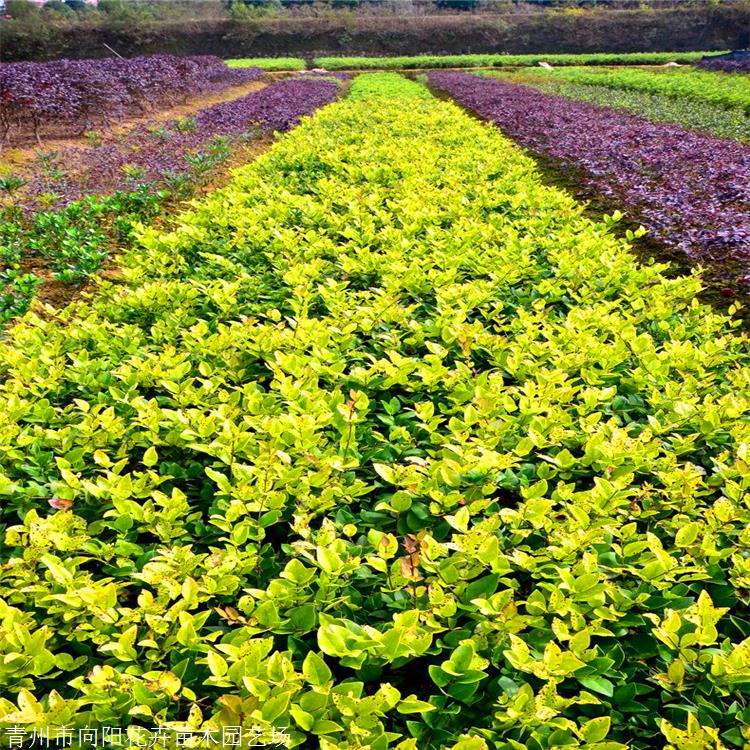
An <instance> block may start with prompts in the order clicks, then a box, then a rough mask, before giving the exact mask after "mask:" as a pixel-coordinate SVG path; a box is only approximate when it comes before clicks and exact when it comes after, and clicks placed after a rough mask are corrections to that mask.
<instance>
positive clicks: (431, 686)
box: [0, 74, 750, 750]
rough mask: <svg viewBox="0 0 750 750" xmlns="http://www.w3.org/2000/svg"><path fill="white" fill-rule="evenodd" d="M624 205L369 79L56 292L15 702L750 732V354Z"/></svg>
mask: <svg viewBox="0 0 750 750" xmlns="http://www.w3.org/2000/svg"><path fill="white" fill-rule="evenodd" d="M613 223H614V218H607V219H605V220H603V221H602V222H600V223H593V222H592V221H591V220H590V219H588V218H586V217H584V216H583V214H582V207H581V206H580V205H578V204H576V203H575V202H574V201H573V200H572V198H570V197H569V196H568V195H567V194H564V193H562V192H560V191H558V190H556V189H553V188H548V187H544V186H543V185H542V184H541V183H540V181H539V177H538V175H537V173H536V172H535V169H534V164H533V162H532V160H531V159H529V158H528V157H526V156H524V155H523V154H522V153H521V152H520V151H519V150H517V149H516V148H515V147H514V146H512V145H511V144H510V143H509V142H508V141H507V140H506V139H505V138H503V136H502V135H500V134H499V132H498V131H497V130H496V129H495V128H493V127H491V126H487V125H483V124H481V123H479V122H477V121H476V120H474V119H473V118H471V117H469V116H468V115H466V114H464V113H463V112H462V111H461V110H460V109H459V108H458V107H456V106H455V105H453V104H449V103H446V102H440V101H437V100H435V99H431V98H430V97H428V96H426V93H425V91H424V90H423V89H422V88H421V87H420V86H419V85H418V84H416V83H408V82H405V81H403V80H402V79H399V78H397V77H395V76H392V75H388V74H379V75H373V76H360V77H358V78H357V79H356V80H355V81H354V84H353V93H352V98H351V100H348V101H344V102H341V103H336V104H333V105H330V106H328V107H326V108H324V109H323V110H321V111H320V112H319V113H318V114H316V115H315V116H314V117H312V118H310V119H308V120H307V121H306V122H304V123H303V124H302V125H301V126H300V127H299V128H298V129H297V130H295V131H292V132H291V133H290V134H288V135H287V136H285V137H283V138H281V139H280V140H279V141H278V142H277V143H276V144H275V146H274V147H273V148H272V149H271V151H270V152H269V153H268V154H266V155H265V156H263V157H261V158H260V159H259V160H258V161H257V162H255V163H254V164H252V165H250V166H247V167H245V168H242V169H240V170H238V171H237V172H236V175H235V179H234V181H233V182H232V183H231V184H230V185H229V186H228V187H227V188H226V189H224V190H222V191H220V192H217V193H216V194H214V195H213V196H211V197H209V198H208V199H206V200H204V201H202V202H200V203H196V204H195V206H194V210H192V212H190V213H187V214H185V215H184V216H182V218H181V221H180V225H179V226H178V227H177V228H176V229H175V230H174V231H173V232H170V233H159V232H156V231H153V230H144V231H143V232H142V236H141V247H140V248H139V249H136V250H133V252H131V253H130V254H129V255H127V256H126V257H125V258H124V259H123V263H124V265H125V269H126V279H125V281H126V283H125V284H124V285H119V286H113V285H111V284H108V283H104V282H103V283H102V284H101V290H100V294H99V295H98V296H97V297H96V298H94V299H92V300H91V301H90V302H87V303H79V304H77V305H75V306H73V307H71V308H69V309H67V310H65V311H61V312H58V313H57V314H56V315H55V316H54V318H50V317H48V316H45V317H41V316H37V315H36V314H34V313H29V314H28V315H27V316H26V317H25V319H24V320H22V321H21V322H20V323H19V324H18V325H17V326H15V327H14V328H13V329H12V331H11V337H10V338H9V339H8V340H7V341H6V342H4V343H3V345H2V348H1V349H0V372H1V373H2V384H1V385H0V424H2V427H3V429H2V430H0V435H2V438H0V493H2V495H3V502H2V505H0V531H4V535H3V536H2V539H3V544H4V547H3V549H2V555H0V696H2V697H0V726H3V725H5V726H12V725H33V724H41V725H45V724H50V723H57V724H66V725H68V726H84V725H86V724H89V725H100V724H110V725H117V724H126V723H129V722H135V723H137V724H139V725H142V726H145V727H152V726H155V725H156V724H157V723H158V724H161V725H162V726H165V725H171V726H173V727H174V726H176V725H178V724H179V725H184V724H185V723H188V725H189V726H191V727H193V728H196V729H197V728H199V727H209V728H210V727H211V726H218V725H222V724H223V725H237V724H240V723H245V724H246V725H248V726H249V725H251V724H252V725H258V726H260V727H268V726H271V725H276V726H284V725H287V726H289V727H290V728H291V733H292V738H293V745H294V746H299V747H303V746H304V747H321V748H323V750H365V749H366V748H370V749H371V750H385V749H386V748H400V749H401V750H409V749H411V750H416V749H417V748H418V749H419V750H432V749H435V748H449V747H452V748H454V750H481V749H482V748H487V747H490V746H491V747H492V748H499V749H501V750H526V749H527V748H528V749H530V750H543V749H546V750H551V749H552V748H560V747H564V746H576V747H584V748H588V750H624V748H625V747H626V745H625V743H627V746H628V747H630V748H633V749H634V750H639V749H640V750H651V749H652V748H654V747H661V746H664V745H665V743H666V746H667V747H669V748H677V749H679V750H692V749H696V748H709V747H711V748H720V747H723V745H722V743H720V742H719V741H718V739H716V738H717V736H719V735H720V736H721V737H722V738H723V741H724V742H725V743H726V744H727V745H729V746H732V747H741V746H742V742H743V737H744V738H745V739H746V740H747V739H750V733H749V732H748V729H747V727H748V724H750V712H749V711H748V709H747V708H745V704H746V700H747V690H748V688H747V685H748V683H749V681H750V645H748V644H750V641H747V640H746V638H747V637H748V635H750V621H749V620H748V617H747V604H748V596H749V595H748V588H750V578H749V576H750V567H749V566H748V561H747V549H748V545H749V544H750V542H749V541H748V531H747V528H748V523H749V522H750V509H749V508H748V504H747V502H746V496H747V489H748V486H750V457H749V456H748V442H749V441H750V423H749V422H748V415H749V414H750V398H749V397H748V395H747V394H748V385H749V381H750V369H749V368H748V366H749V365H750V352H748V347H747V341H746V339H745V338H742V337H740V336H737V335H735V333H734V332H733V331H732V329H731V327H730V325H729V323H728V320H727V319H726V318H725V317H723V316H721V315H718V314H715V313H713V312H711V311H710V309H708V308H706V307H704V306H701V305H700V304H698V303H697V302H696V300H695V295H696V292H697V291H698V289H699V286H700V284H699V280H698V279H697V278H695V277H689V278H675V279H668V278H667V277H666V276H665V275H664V274H663V272H664V270H665V269H664V268H663V267H660V266H644V267H641V266H639V265H638V264H636V263H635V261H634V258H633V256H632V255H631V254H630V252H629V250H628V245H627V243H626V242H625V241H624V240H620V239H617V238H616V237H615V235H614V234H613V233H612V231H611V228H612V224H613ZM485 739H486V740H487V742H489V743H490V744H487V743H486V742H485Z"/></svg>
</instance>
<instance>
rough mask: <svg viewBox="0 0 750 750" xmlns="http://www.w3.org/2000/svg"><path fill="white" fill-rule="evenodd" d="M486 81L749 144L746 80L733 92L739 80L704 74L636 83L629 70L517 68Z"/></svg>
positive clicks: (654, 75)
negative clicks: (525, 87)
mask: <svg viewBox="0 0 750 750" xmlns="http://www.w3.org/2000/svg"><path fill="white" fill-rule="evenodd" d="M487 75H491V76H497V77H499V78H501V79H502V80H505V81H507V82H509V83H522V84H524V85H529V86H533V87H534V88H538V89H540V90H541V91H545V92H547V93H551V94H558V95H560V96H565V97H567V98H568V99H575V100H579V101H587V102H590V103H592V104H597V105H600V106H604V107H611V108H615V109H622V110H626V111H628V112H630V113H632V114H635V115H638V116H640V117H645V118H646V119H648V120H651V121H652V122H671V123H676V124H679V125H682V126H683V127H684V128H686V129H688V130H695V131H697V132H701V133H705V134H707V135H713V136H716V137H718V138H730V139H735V140H739V141H743V142H748V141H750V77H748V78H747V82H745V83H744V84H742V85H740V86H737V85H736V84H735V83H733V80H734V79H736V78H738V76H727V75H726V74H723V73H715V74H713V76H712V75H711V74H707V73H706V72H705V71H702V72H700V74H699V75H698V76H696V75H695V71H693V70H685V69H682V70H680V71H677V72H670V73H667V74H665V73H663V72H661V73H659V72H651V73H646V74H645V75H644V71H643V70H642V69H639V70H638V71H637V73H636V75H635V77H633V74H632V72H631V71H630V70H628V69H623V70H621V71H615V70H612V69H609V70H607V71H606V72H602V71H595V70H592V69H581V68H570V69H566V70H560V69H556V70H554V71H548V70H543V69H539V68H521V69H518V70H514V71H505V72H499V71H492V72H488V73H487ZM683 77H684V78H685V80H686V81H689V82H690V83H688V84H687V85H685V84H683V85H680V86H674V81H675V80H677V79H681V78H683ZM726 81H729V82H730V84H731V86H730V91H725V93H724V95H723V94H722V85H723V84H725V83H726ZM649 82H650V83H651V85H650V86H648V85H647V84H648V83H649ZM633 83H635V84H637V85H633Z"/></svg>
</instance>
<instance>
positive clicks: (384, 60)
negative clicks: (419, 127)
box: [228, 52, 715, 70]
mask: <svg viewBox="0 0 750 750" xmlns="http://www.w3.org/2000/svg"><path fill="white" fill-rule="evenodd" d="M710 54H715V53H711V52H633V53H620V54H618V53H594V54H577V55H565V54H551V55H505V54H498V55H412V56H402V57H396V56H392V57H316V58H315V61H314V62H315V65H316V67H319V68H326V69H328V70H409V69H411V70H418V69H421V70H429V69H434V68H491V67H497V68H505V67H519V66H521V67H522V66H528V65H538V64H539V63H540V62H546V63H550V64H552V65H663V64H665V63H669V62H678V63H692V62H696V61H697V60H700V59H701V57H703V56H704V55H710ZM228 62H229V64H230V65H233V64H235V63H236V62H237V61H234V60H232V61H228ZM260 67H263V65H262V64H261V65H260Z"/></svg>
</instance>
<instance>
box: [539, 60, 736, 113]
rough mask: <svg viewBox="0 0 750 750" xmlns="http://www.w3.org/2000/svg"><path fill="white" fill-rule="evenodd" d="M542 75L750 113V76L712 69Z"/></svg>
mask: <svg viewBox="0 0 750 750" xmlns="http://www.w3.org/2000/svg"><path fill="white" fill-rule="evenodd" d="M540 75H542V76H544V77H547V78H550V79H553V80H554V79H559V80H563V81H566V82H568V83H576V84H583V85H587V86H606V87H607V88H611V89H615V90H622V91H639V92H642V93H646V94H658V95H659V96H665V97H668V98H671V99H677V100H681V101H685V100H687V101H695V102H706V103H707V104H712V105H714V106H719V107H724V108H725V109H739V110H741V111H744V112H746V113H748V114H750V76H745V75H731V74H727V73H720V72H714V71H710V70H698V69H696V68H689V69H687V70H669V71H667V70H660V71H658V72H652V71H648V70H592V69H587V68H571V69H566V70H542V71H540Z"/></svg>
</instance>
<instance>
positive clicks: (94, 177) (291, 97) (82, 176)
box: [24, 78, 340, 211]
mask: <svg viewBox="0 0 750 750" xmlns="http://www.w3.org/2000/svg"><path fill="white" fill-rule="evenodd" d="M339 90H340V88H339V85H338V84H336V83H333V82H332V81H326V80H320V79H317V78H309V79H307V80H294V79H293V80H285V81H279V82H278V83H274V84H271V85H270V86H267V87H266V88H264V89H261V90H260V91H255V92H253V93H251V94H248V95H247V96H243V97H240V98H238V99H233V100H231V101H227V102H220V103H219V104H214V105H212V106H210V107H206V108H204V109H202V110H200V111H199V112H198V113H197V114H196V115H195V117H194V118H193V121H194V126H193V127H192V128H190V129H187V130H179V129H177V128H176V127H175V126H176V124H177V123H176V121H172V122H164V123H159V128H158V130H156V131H155V130H154V129H153V128H149V127H148V124H147V125H140V126H138V127H137V128H136V129H135V130H134V131H132V132H131V133H130V134H129V135H128V136H127V137H125V138H122V137H119V138H114V137H110V138H108V139H107V140H106V141H105V142H104V143H102V144H101V145H100V146H97V147H95V148H86V149H83V148H69V149H65V150H64V151H62V152H60V153H59V154H58V155H57V161H58V162H60V163H61V164H72V165H74V170H72V171H71V172H70V173H69V174H65V175H64V176H62V177H61V178H60V179H58V180H56V181H55V182H54V183H52V184H51V183H50V179H49V177H48V175H47V174H46V173H45V171H44V170H43V169H42V167H41V166H39V167H38V168H37V169H36V173H35V174H34V175H33V176H32V178H31V179H30V181H29V183H28V185H27V186H26V190H25V206H24V207H25V208H26V209H27V210H29V211H34V210H36V209H38V208H39V205H38V200H39V198H40V196H42V195H45V194H46V195H49V193H50V191H53V192H54V193H55V195H56V198H57V199H56V201H55V204H54V208H61V207H63V206H65V205H67V204H68V203H71V202H72V201H75V200H79V199H80V198H83V197H84V196H86V195H91V194H97V195H105V194H108V193H112V192H114V191H116V190H122V189H124V187H125V182H126V173H127V171H128V169H130V171H131V172H132V171H133V170H137V171H138V172H141V173H142V174H141V176H140V178H139V181H141V182H144V183H149V184H160V183H162V182H163V181H164V180H165V179H167V178H170V177H173V176H175V175H179V174H182V173H189V171H190V168H189V164H188V162H187V161H186V156H191V155H192V156H195V155H198V154H201V153H205V152H206V151H207V150H210V148H211V144H212V142H215V140H214V139H216V137H217V136H223V137H225V138H230V139H231V138H234V137H237V136H240V135H241V134H242V133H244V132H245V131H247V130H249V129H250V128H254V127H257V128H260V129H262V130H266V131H272V130H288V129H289V128H291V127H293V126H294V125H296V124H297V123H298V122H299V120H300V118H301V117H303V116H304V115H309V114H312V113H313V112H314V111H315V110H316V109H318V108H319V107H322V106H323V105H325V104H329V103H330V102H332V101H334V100H335V99H336V97H337V96H338V93H339ZM152 125H153V123H152Z"/></svg>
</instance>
